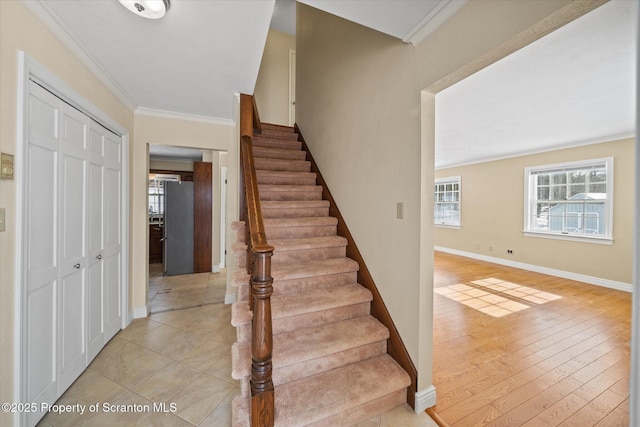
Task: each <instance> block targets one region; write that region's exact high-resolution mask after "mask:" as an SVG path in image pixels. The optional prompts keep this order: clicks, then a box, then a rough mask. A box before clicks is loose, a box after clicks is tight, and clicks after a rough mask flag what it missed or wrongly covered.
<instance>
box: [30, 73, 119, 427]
mask: <svg viewBox="0 0 640 427" xmlns="http://www.w3.org/2000/svg"><path fill="white" fill-rule="evenodd" d="M26 105H27V111H26V120H27V125H26V126H27V128H26V133H25V135H26V139H25V148H24V153H25V162H24V165H25V173H24V182H25V186H24V200H23V204H22V209H23V212H24V218H25V219H24V228H23V230H22V234H23V236H24V238H23V241H24V247H23V248H24V249H23V253H22V254H20V256H21V259H22V260H23V261H22V265H23V275H24V278H25V279H24V281H25V283H24V288H23V292H24V294H23V295H22V298H23V305H22V312H23V313H24V314H23V317H22V319H21V322H22V323H21V325H20V330H21V334H22V347H21V353H22V354H23V355H24V356H23V358H24V359H23V360H24V363H25V366H24V368H23V369H24V370H23V371H22V373H21V378H22V385H23V387H24V393H23V395H21V396H20V400H21V401H22V402H30V403H36V404H38V403H49V404H53V403H54V402H55V401H56V400H57V399H58V397H60V395H62V393H63V392H64V391H65V390H66V389H67V388H68V386H69V385H71V383H72V382H73V381H75V380H76V378H77V377H78V376H79V375H80V374H81V373H82V372H83V371H84V369H85V368H86V367H87V366H88V363H89V361H90V360H91V359H92V358H93V357H95V355H96V354H97V353H98V352H99V351H100V349H101V348H102V347H103V346H104V344H105V343H106V342H107V341H108V340H109V339H110V338H111V337H112V336H113V335H114V334H115V333H116V332H117V331H118V330H119V329H120V328H121V325H122V307H121V301H122V291H121V280H122V274H121V272H122V265H121V264H122V260H121V254H122V243H121V239H122V224H121V221H122V216H121V211H122V205H121V200H122V199H121V197H122V190H121V188H122V149H121V148H122V147H121V143H122V140H121V138H120V137H118V136H117V135H115V134H113V133H111V132H110V131H108V130H107V129H105V128H103V127H102V126H100V125H98V124H97V123H96V122H94V121H93V120H92V119H90V118H89V117H88V116H86V115H85V114H83V113H82V112H80V111H79V110H77V109H76V108H74V107H72V106H70V105H68V104H66V103H65V102H64V101H62V100H61V99H59V98H57V97H56V96H55V95H53V94H52V93H50V92H48V91H47V90H45V89H44V88H42V87H41V86H40V85H38V84H37V83H34V82H32V81H31V82H30V83H29V94H28V98H27V102H26ZM37 406H38V408H41V407H42V406H40V405H37ZM43 415H44V413H43V412H42V411H35V412H29V413H27V414H26V415H25V421H26V425H29V426H31V425H35V424H36V423H37V422H38V421H39V419H40V418H42V416H43Z"/></svg>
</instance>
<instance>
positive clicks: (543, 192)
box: [538, 187, 549, 200]
mask: <svg viewBox="0 0 640 427" xmlns="http://www.w3.org/2000/svg"><path fill="white" fill-rule="evenodd" d="M538 200H549V187H538Z"/></svg>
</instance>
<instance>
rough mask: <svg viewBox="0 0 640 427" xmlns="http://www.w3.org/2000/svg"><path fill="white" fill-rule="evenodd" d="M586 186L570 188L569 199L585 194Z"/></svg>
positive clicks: (576, 185)
mask: <svg viewBox="0 0 640 427" xmlns="http://www.w3.org/2000/svg"><path fill="white" fill-rule="evenodd" d="M585 189H586V186H585V185H584V184H574V185H570V186H569V198H573V197H574V196H578V195H580V194H584V192H585Z"/></svg>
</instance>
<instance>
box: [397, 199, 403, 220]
mask: <svg viewBox="0 0 640 427" xmlns="http://www.w3.org/2000/svg"><path fill="white" fill-rule="evenodd" d="M396 218H398V219H404V203H402V202H398V203H396Z"/></svg>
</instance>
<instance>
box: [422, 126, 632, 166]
mask: <svg viewBox="0 0 640 427" xmlns="http://www.w3.org/2000/svg"><path fill="white" fill-rule="evenodd" d="M635 136H636V133H635V132H624V133H618V134H613V135H607V136H602V137H598V138H593V139H587V140H581V141H572V142H568V143H565V144H558V145H554V146H552V147H544V148H534V149H531V150H526V151H518V152H516V153H509V154H503V155H496V156H488V157H483V158H481V159H474V160H469V161H464V162H459V163H446V164H443V165H438V166H435V167H434V170H436V171H440V170H445V169H451V168H459V167H462V166H470V165H477V164H480V163H488V162H495V161H498V160H507V159H513V158H516V157H524V156H531V155H533V154H541V153H548V152H551V151H559V150H566V149H569V148H578V147H583V146H585V145H593V144H604V143H607V142H614V141H620V140H623V139H630V138H635Z"/></svg>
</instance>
